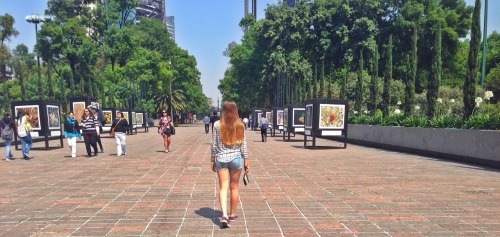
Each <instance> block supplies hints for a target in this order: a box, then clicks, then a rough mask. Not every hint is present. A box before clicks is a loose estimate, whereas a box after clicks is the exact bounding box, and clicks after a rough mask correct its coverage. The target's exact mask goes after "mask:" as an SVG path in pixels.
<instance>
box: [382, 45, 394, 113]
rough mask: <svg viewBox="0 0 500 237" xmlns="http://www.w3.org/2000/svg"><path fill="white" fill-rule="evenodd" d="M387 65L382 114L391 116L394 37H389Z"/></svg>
mask: <svg viewBox="0 0 500 237" xmlns="http://www.w3.org/2000/svg"><path fill="white" fill-rule="evenodd" d="M386 50H387V53H386V57H387V63H386V67H385V73H384V92H383V93H382V114H383V115H384V117H385V116H388V115H389V102H390V100H391V95H390V88H389V87H390V84H391V80H392V35H389V42H388V43H387V49H386Z"/></svg>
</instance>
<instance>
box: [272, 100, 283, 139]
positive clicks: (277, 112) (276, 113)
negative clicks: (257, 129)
mask: <svg viewBox="0 0 500 237" xmlns="http://www.w3.org/2000/svg"><path fill="white" fill-rule="evenodd" d="M272 111H273V113H272V121H273V122H272V128H271V136H272V137H274V136H276V130H278V131H279V133H281V131H282V130H283V113H284V111H283V107H274V108H273V110H272Z"/></svg>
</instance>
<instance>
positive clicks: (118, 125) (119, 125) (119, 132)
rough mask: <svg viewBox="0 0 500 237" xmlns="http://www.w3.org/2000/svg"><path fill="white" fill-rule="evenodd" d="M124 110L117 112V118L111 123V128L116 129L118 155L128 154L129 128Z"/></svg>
mask: <svg viewBox="0 0 500 237" xmlns="http://www.w3.org/2000/svg"><path fill="white" fill-rule="evenodd" d="M122 116H123V115H122V112H120V111H118V112H116V120H115V121H114V122H113V124H112V125H111V129H112V130H113V129H114V133H115V140H116V155H117V156H121V155H122V154H123V155H126V154H127V143H126V137H127V136H126V134H125V133H126V131H127V128H128V121H127V119H125V118H123V117H122Z"/></svg>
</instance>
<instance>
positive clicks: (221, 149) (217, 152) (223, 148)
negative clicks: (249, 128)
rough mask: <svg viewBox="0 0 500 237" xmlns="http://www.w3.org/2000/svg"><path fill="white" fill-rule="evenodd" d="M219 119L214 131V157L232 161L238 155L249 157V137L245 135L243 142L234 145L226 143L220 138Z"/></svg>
mask: <svg viewBox="0 0 500 237" xmlns="http://www.w3.org/2000/svg"><path fill="white" fill-rule="evenodd" d="M219 126H220V125H219V121H216V122H215V123H214V131H213V132H212V157H215V159H217V161H219V162H224V163H227V162H231V161H232V160H233V159H234V158H235V157H236V156H239V155H241V157H242V158H243V159H246V158H247V157H248V151H247V139H246V136H244V137H243V142H242V143H239V144H238V143H237V144H234V145H226V144H224V143H223V142H222V140H221V139H220V131H219V129H220V127H219Z"/></svg>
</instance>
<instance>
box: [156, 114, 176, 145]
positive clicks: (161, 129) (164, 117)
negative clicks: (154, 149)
mask: <svg viewBox="0 0 500 237" xmlns="http://www.w3.org/2000/svg"><path fill="white" fill-rule="evenodd" d="M173 126H174V123H173V122H172V118H171V117H170V116H169V115H168V114H167V111H166V110H162V111H161V118H160V123H159V124H158V133H160V134H161V136H162V137H163V146H164V147H165V153H168V151H169V149H170V142H171V137H172V133H171V132H168V131H172V129H171V128H172V127H173ZM167 128H168V129H167Z"/></svg>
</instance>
